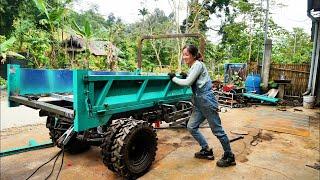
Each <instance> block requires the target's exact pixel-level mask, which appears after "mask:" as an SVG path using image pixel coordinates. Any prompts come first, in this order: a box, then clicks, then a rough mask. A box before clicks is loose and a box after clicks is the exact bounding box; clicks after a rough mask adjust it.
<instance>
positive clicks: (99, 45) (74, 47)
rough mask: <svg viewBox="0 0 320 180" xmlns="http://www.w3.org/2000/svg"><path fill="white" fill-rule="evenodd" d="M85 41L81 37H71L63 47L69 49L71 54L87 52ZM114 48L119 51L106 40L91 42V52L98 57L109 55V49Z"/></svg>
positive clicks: (65, 41) (63, 43)
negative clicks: (109, 47)
mask: <svg viewBox="0 0 320 180" xmlns="http://www.w3.org/2000/svg"><path fill="white" fill-rule="evenodd" d="M85 46H86V43H85V40H84V39H83V38H81V37H77V36H70V38H68V39H66V40H64V41H63V42H62V47H67V51H69V52H73V51H74V52H83V51H84V50H85ZM108 46H112V48H113V49H117V48H116V47H115V46H114V45H113V44H112V43H110V42H109V41H105V40H90V41H89V51H90V52H91V53H92V54H94V55H96V56H105V55H107V47H108Z"/></svg>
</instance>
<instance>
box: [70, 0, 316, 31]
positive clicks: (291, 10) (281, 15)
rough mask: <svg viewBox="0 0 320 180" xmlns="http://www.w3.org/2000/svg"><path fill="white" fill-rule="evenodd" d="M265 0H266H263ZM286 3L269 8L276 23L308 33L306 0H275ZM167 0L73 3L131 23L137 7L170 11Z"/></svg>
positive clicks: (136, 15) (77, 8)
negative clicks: (276, 7) (284, 5)
mask: <svg viewBox="0 0 320 180" xmlns="http://www.w3.org/2000/svg"><path fill="white" fill-rule="evenodd" d="M264 1H266V0H264ZM276 1H277V2H282V3H283V4H286V5H287V6H286V7H283V8H278V9H273V10H271V13H272V14H271V16H272V17H273V19H274V20H275V22H276V23H277V24H279V25H280V26H282V27H284V28H285V29H287V30H289V31H292V28H293V27H301V28H303V29H304V30H305V32H306V33H308V34H310V29H311V20H310V19H309V18H308V16H307V1H306V0H282V1H281V0H276ZM168 2H169V1H168V0H157V1H155V0H94V1H93V0H78V2H77V3H75V4H74V5H73V7H74V9H76V10H77V11H81V10H87V9H90V8H91V7H93V6H94V5H96V6H97V7H98V12H99V13H100V14H102V15H104V16H105V17H107V16H108V15H109V14H110V13H113V14H114V15H115V16H116V17H120V18H121V19H122V20H123V21H124V22H126V23H133V22H135V21H137V20H139V19H140V18H141V16H138V9H141V8H142V7H145V8H147V9H148V10H149V11H153V9H154V8H156V7H157V8H159V9H162V10H163V11H164V12H165V13H166V14H167V15H169V14H170V13H171V11H172V10H171V7H170V5H169V3H168ZM181 9H182V10H181V14H180V17H181V19H184V18H185V17H186V14H185V13H183V12H185V11H186V10H185V7H181Z"/></svg>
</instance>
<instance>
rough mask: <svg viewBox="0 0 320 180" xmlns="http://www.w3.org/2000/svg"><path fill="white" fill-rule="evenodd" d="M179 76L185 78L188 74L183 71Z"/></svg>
mask: <svg viewBox="0 0 320 180" xmlns="http://www.w3.org/2000/svg"><path fill="white" fill-rule="evenodd" d="M180 76H181V77H182V79H187V76H188V74H187V73H185V72H181V73H180Z"/></svg>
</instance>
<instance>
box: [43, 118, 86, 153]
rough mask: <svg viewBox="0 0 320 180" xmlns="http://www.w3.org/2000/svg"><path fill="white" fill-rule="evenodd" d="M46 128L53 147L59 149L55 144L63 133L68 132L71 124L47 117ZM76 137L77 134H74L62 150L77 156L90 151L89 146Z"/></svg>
mask: <svg viewBox="0 0 320 180" xmlns="http://www.w3.org/2000/svg"><path fill="white" fill-rule="evenodd" d="M46 126H47V128H48V129H49V135H50V139H51V140H52V142H53V143H54V145H55V146H57V147H59V146H58V144H57V141H58V139H59V138H60V137H61V135H62V134H63V133H64V132H66V131H67V130H68V128H69V127H70V126H71V124H70V123H67V122H62V121H61V120H59V119H58V120H56V118H55V117H50V116H48V118H47V124H46ZM77 135H78V134H77V133H75V134H74V135H73V136H72V137H71V139H70V140H69V142H68V144H67V145H66V146H65V147H64V150H65V151H66V152H68V153H70V154H77V153H81V152H84V151H87V150H89V149H90V145H89V144H88V143H87V142H85V141H83V140H80V139H79V138H78V137H77ZM59 148H61V147H59Z"/></svg>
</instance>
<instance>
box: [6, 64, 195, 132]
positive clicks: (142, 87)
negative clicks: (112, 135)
mask: <svg viewBox="0 0 320 180" xmlns="http://www.w3.org/2000/svg"><path fill="white" fill-rule="evenodd" d="M51 93H64V94H70V95H71V96H72V95H73V96H72V101H73V119H74V128H75V130H76V131H83V130H86V129H89V128H93V127H97V126H100V125H103V124H106V123H107V121H108V120H109V119H110V118H111V116H112V115H114V114H117V113H122V112H127V111H132V110H139V109H143V108H149V107H153V106H157V105H160V104H162V103H176V102H178V101H181V100H189V99H190V98H191V94H192V92H191V89H190V88H189V87H181V86H178V85H176V84H174V83H172V82H171V81H170V79H169V77H168V76H167V75H166V74H160V75H155V74H150V75H139V74H137V73H132V72H95V71H87V70H35V69H25V68H20V67H19V66H18V65H8V96H9V105H10V106H16V105H18V104H17V102H14V101H12V99H11V100H10V97H13V96H14V97H16V96H24V95H44V94H51Z"/></svg>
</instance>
